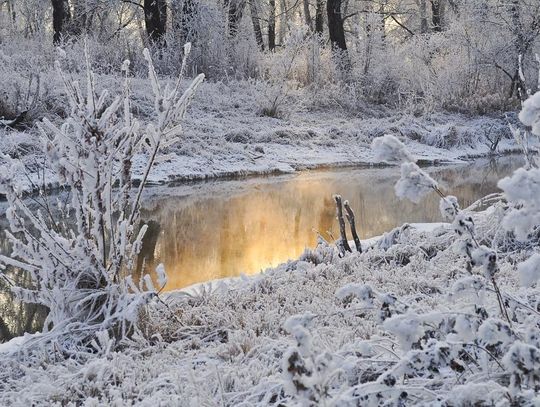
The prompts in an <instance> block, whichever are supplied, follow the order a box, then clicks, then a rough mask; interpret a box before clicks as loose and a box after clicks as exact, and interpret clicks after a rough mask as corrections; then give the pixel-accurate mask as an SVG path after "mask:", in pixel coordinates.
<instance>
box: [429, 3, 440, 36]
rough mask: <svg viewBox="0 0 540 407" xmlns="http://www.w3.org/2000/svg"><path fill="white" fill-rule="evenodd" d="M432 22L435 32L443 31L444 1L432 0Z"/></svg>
mask: <svg viewBox="0 0 540 407" xmlns="http://www.w3.org/2000/svg"><path fill="white" fill-rule="evenodd" d="M431 22H432V25H433V31H435V32H441V31H442V1H441V0H431Z"/></svg>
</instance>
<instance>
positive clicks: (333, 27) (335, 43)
mask: <svg viewBox="0 0 540 407" xmlns="http://www.w3.org/2000/svg"><path fill="white" fill-rule="evenodd" d="M341 6H342V0H327V3H326V12H327V15H328V32H329V33H330V41H331V43H332V47H334V48H337V49H339V50H340V51H347V43H346V41H345V29H344V27H343V15H342V12H341Z"/></svg>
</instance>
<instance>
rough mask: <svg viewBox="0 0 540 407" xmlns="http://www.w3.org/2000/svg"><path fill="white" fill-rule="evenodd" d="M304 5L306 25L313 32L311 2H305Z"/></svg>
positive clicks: (306, 0)
mask: <svg viewBox="0 0 540 407" xmlns="http://www.w3.org/2000/svg"><path fill="white" fill-rule="evenodd" d="M303 5H304V23H305V24H306V26H307V27H308V28H309V30H310V31H313V20H312V19H311V12H310V11H309V0H304V1H303Z"/></svg>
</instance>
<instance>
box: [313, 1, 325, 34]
mask: <svg viewBox="0 0 540 407" xmlns="http://www.w3.org/2000/svg"><path fill="white" fill-rule="evenodd" d="M323 31H324V0H317V3H316V8H315V32H316V33H317V34H320V35H322V34H323Z"/></svg>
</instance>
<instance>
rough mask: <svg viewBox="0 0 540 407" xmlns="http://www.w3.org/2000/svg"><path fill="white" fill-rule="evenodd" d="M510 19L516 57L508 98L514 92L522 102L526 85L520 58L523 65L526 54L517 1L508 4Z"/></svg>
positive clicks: (513, 0) (525, 93)
mask: <svg viewBox="0 0 540 407" xmlns="http://www.w3.org/2000/svg"><path fill="white" fill-rule="evenodd" d="M509 12H510V18H511V21H512V30H513V36H514V48H515V51H516V54H517V55H516V57H515V62H514V64H515V65H514V66H515V68H514V77H513V79H512V84H511V88H510V97H512V96H513V95H514V90H515V92H516V93H517V94H518V96H519V97H520V98H521V99H522V100H523V99H524V98H526V97H527V92H526V85H525V83H523V80H522V78H521V75H520V71H519V70H520V58H521V63H523V58H525V53H526V52H527V48H526V41H525V35H524V31H523V24H522V22H521V10H520V4H519V0H512V1H511V3H510V9H509Z"/></svg>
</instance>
